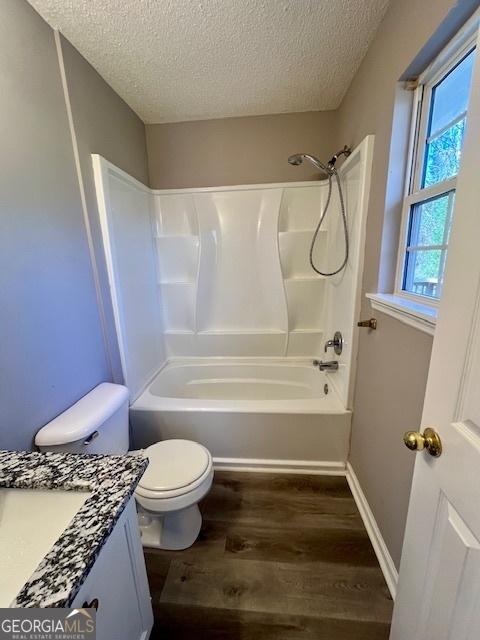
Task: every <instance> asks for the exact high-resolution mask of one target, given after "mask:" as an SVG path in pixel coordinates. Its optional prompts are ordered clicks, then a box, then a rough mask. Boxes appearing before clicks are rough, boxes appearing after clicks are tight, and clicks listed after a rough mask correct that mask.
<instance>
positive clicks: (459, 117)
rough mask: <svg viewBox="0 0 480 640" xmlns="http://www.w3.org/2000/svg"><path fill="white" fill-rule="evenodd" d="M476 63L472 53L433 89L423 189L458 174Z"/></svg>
mask: <svg viewBox="0 0 480 640" xmlns="http://www.w3.org/2000/svg"><path fill="white" fill-rule="evenodd" d="M473 62H474V51H471V52H470V53H469V54H468V55H467V56H465V57H464V58H463V60H461V62H459V63H458V64H457V66H455V67H454V68H453V69H452V71H450V72H449V73H448V74H447V75H446V76H445V77H444V78H443V79H442V80H441V81H440V82H439V83H438V84H437V85H436V86H435V87H434V88H433V89H432V95H431V104H430V122H429V127H428V132H427V141H426V149H425V162H424V170H423V179H422V187H430V186H432V185H434V184H437V183H438V182H442V181H443V180H448V179H449V178H453V177H454V176H456V175H457V173H458V170H459V168H460V156H461V152H462V145H463V136H464V132H465V115H466V111H467V106H468V98H469V95H470V85H471V80H472V69H473Z"/></svg>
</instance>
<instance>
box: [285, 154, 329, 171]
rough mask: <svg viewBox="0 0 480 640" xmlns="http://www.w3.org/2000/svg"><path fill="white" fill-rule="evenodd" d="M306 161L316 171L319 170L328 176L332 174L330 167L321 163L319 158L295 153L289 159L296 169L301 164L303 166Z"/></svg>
mask: <svg viewBox="0 0 480 640" xmlns="http://www.w3.org/2000/svg"><path fill="white" fill-rule="evenodd" d="M304 160H308V161H309V162H311V164H313V166H314V167H315V168H316V169H318V170H319V171H323V173H326V174H327V175H329V174H331V173H332V170H331V169H330V167H328V166H327V165H325V164H323V162H321V161H320V160H319V159H318V158H316V157H315V156H312V155H310V154H309V153H295V154H294V155H293V156H290V157H289V158H288V162H289V163H290V164H291V165H293V166H295V167H296V166H298V165H299V164H302V163H303V161H304Z"/></svg>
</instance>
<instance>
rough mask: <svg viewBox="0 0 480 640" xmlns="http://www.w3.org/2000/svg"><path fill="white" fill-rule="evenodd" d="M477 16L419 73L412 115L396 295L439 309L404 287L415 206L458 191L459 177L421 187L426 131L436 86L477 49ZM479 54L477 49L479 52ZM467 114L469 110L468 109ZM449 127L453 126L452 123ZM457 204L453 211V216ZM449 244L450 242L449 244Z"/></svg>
mask: <svg viewBox="0 0 480 640" xmlns="http://www.w3.org/2000/svg"><path fill="white" fill-rule="evenodd" d="M477 32H478V16H476V15H474V19H473V20H469V21H467V23H466V24H465V25H464V27H463V28H462V29H461V30H460V31H459V32H458V33H457V35H456V36H455V37H454V38H453V39H452V40H451V41H450V42H449V44H448V45H447V46H446V47H445V48H444V49H443V50H442V52H441V53H440V54H439V55H438V56H437V57H436V58H435V59H434V60H433V62H432V63H431V64H430V65H429V66H428V67H427V69H426V70H425V71H424V72H423V73H422V74H421V75H420V76H419V78H418V81H417V86H416V88H415V89H414V91H413V96H412V115H411V126H410V140H409V145H408V158H407V174H406V179H405V186H404V197H403V204H402V219H401V226H400V237H399V244H398V255H397V268H396V276H395V290H394V295H395V296H398V297H400V298H403V299H407V300H410V301H414V302H416V303H421V304H424V305H427V306H428V307H433V308H438V305H439V303H440V299H441V292H440V295H439V297H438V298H433V297H432V296H427V295H425V294H421V293H413V292H410V291H406V290H405V289H404V288H403V285H404V279H405V270H406V263H407V256H408V253H409V251H408V248H409V247H408V242H409V231H410V221H411V215H412V214H411V212H412V208H413V206H414V205H416V204H421V203H423V202H426V201H428V200H431V199H433V198H435V197H438V196H441V195H447V194H448V193H451V192H453V193H455V191H456V186H457V176H455V177H453V178H449V179H447V180H444V181H442V182H438V183H436V184H434V185H431V186H429V187H424V188H422V186H421V185H422V179H423V171H424V163H425V159H426V142H427V139H428V136H427V132H428V126H429V121H430V108H431V102H432V95H433V90H434V88H435V87H436V86H437V85H438V84H439V82H440V81H441V80H442V79H443V78H444V77H446V76H447V75H448V73H449V72H450V71H452V69H453V68H454V67H455V66H457V65H458V64H459V62H461V60H462V59H463V58H465V57H466V56H467V55H468V54H469V52H470V51H472V50H473V49H475V45H476V41H477V35H478V33H477ZM477 55H478V52H477ZM467 113H468V110H467ZM449 126H452V124H450V125H449ZM454 213H455V212H454V205H453V209H452V211H451V214H453V215H454ZM446 247H448V244H447V245H446ZM446 247H445V246H444V245H442V246H440V245H438V247H437V245H431V249H436V248H440V249H441V248H446Z"/></svg>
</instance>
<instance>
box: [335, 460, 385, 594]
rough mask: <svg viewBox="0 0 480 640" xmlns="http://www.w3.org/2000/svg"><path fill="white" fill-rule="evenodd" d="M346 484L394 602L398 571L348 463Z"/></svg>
mask: <svg viewBox="0 0 480 640" xmlns="http://www.w3.org/2000/svg"><path fill="white" fill-rule="evenodd" d="M347 482H348V485H349V487H350V491H351V492H352V495H353V498H354V500H355V502H356V504H357V507H358V510H359V511H360V515H361V516H362V520H363V524H364V525H365V529H366V530H367V533H368V536H369V538H370V541H371V543H372V546H373V549H374V551H375V554H376V556H377V559H378V562H379V564H380V568H381V569H382V572H383V575H384V577H385V582H386V583H387V586H388V589H389V591H390V594H391V596H392V598H393V599H394V600H395V596H396V593H397V582H398V571H397V568H396V567H395V564H394V562H393V560H392V556H391V555H390V553H389V551H388V549H387V545H386V544H385V540H384V539H383V537H382V534H381V533H380V529H379V528H378V524H377V522H376V520H375V516H374V515H373V512H372V510H371V509H370V505H369V504H368V501H367V498H366V496H365V494H364V493H363V491H362V487H361V486H360V483H359V481H358V478H357V476H356V475H355V471H354V470H353V468H352V465H351V464H350V463H349V462H347Z"/></svg>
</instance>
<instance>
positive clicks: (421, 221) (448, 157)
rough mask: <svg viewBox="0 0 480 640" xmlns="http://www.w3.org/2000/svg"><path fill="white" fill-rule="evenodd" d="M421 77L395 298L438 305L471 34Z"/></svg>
mask: <svg viewBox="0 0 480 640" xmlns="http://www.w3.org/2000/svg"><path fill="white" fill-rule="evenodd" d="M453 47H454V48H452V46H451V47H450V48H449V51H448V54H447V55H446V54H445V53H444V54H442V56H441V59H440V58H439V59H438V60H436V61H434V62H433V63H432V65H431V66H430V68H429V69H428V70H427V71H426V72H425V73H424V74H423V76H422V77H421V78H419V83H418V87H417V89H416V91H415V108H414V124H413V126H412V139H411V143H410V146H411V157H412V161H411V168H410V172H409V173H410V175H409V176H408V180H407V187H408V188H407V189H406V197H405V200H404V207H403V218H402V233H401V241H400V248H399V258H398V269H397V284H396V292H395V293H396V294H397V295H400V296H405V297H409V298H411V299H414V300H417V301H420V302H424V303H426V304H430V305H435V304H436V303H437V302H438V299H439V298H440V296H441V293H442V285H443V276H444V270H445V260H446V256H447V251H448V239H449V234H450V225H451V221H452V216H453V214H454V206H455V188H456V181H457V174H458V171H459V168H460V160H461V155H462V145H463V137H464V132H465V123H466V120H467V112H468V99H469V94H470V85H471V80H472V70H473V64H474V57H475V39H474V37H473V36H472V35H470V37H469V38H468V40H466V37H465V36H464V37H463V41H462V43H461V44H460V43H458V42H457V44H456V45H453Z"/></svg>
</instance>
